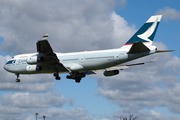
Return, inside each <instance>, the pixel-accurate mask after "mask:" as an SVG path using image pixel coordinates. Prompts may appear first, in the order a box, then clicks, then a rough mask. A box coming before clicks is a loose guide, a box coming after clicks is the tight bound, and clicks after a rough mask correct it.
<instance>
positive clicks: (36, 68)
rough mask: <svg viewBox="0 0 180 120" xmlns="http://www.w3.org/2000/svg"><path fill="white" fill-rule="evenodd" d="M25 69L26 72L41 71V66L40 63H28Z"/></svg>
mask: <svg viewBox="0 0 180 120" xmlns="http://www.w3.org/2000/svg"><path fill="white" fill-rule="evenodd" d="M26 70H27V71H28V72H35V71H41V70H42V67H41V66H40V65H28V66H27V67H26Z"/></svg>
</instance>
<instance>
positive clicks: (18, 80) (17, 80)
mask: <svg viewBox="0 0 180 120" xmlns="http://www.w3.org/2000/svg"><path fill="white" fill-rule="evenodd" d="M16 76H17V79H16V80H15V81H16V82H20V81H21V80H20V79H19V74H16Z"/></svg>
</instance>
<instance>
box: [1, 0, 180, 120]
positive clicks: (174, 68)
mask: <svg viewBox="0 0 180 120" xmlns="http://www.w3.org/2000/svg"><path fill="white" fill-rule="evenodd" d="M179 5H180V1H178V0H171V1H169V0H163V2H162V1H157V0H149V1H147V0H146V1H144V0H137V1H132V0H131V1H128V0H38V1H32V0H0V72H1V76H0V118H1V120H33V119H35V113H39V115H38V119H42V117H43V115H46V116H47V120H59V119H61V120H118V118H117V115H124V116H127V115H128V114H134V115H135V116H138V117H139V120H145V119H146V120H152V119H153V120H162V119H163V120H169V119H176V120H180V92H179V91H180V48H179V45H180V7H179ZM155 14H162V15H163V18H162V21H161V23H160V25H159V28H158V31H157V34H156V36H155V39H154V43H153V44H154V45H155V46H157V48H158V49H159V50H161V49H163V50H166V49H173V50H176V51H175V52H172V53H161V54H155V55H151V56H148V57H145V58H141V59H138V60H136V61H134V62H137V61H138V62H139V61H149V60H152V59H153V58H155V57H157V56H158V57H159V59H158V60H157V61H156V62H154V63H151V64H146V65H143V66H134V67H131V68H130V69H126V70H123V71H120V74H119V75H117V76H113V77H110V78H106V77H104V76H103V75H101V74H100V75H92V76H88V77H86V78H84V79H82V81H81V83H80V84H77V83H75V82H74V81H73V80H66V75H67V74H61V75H60V76H61V77H62V79H61V80H60V81H56V80H54V77H53V76H52V75H51V74H50V75H21V76H20V79H21V82H20V83H16V82H15V79H16V76H15V75H14V74H11V73H8V72H6V71H5V70H4V69H3V65H4V64H5V63H6V62H7V60H9V59H10V58H11V57H12V56H14V55H16V54H21V53H31V52H36V46H35V43H36V42H37V41H38V40H39V39H41V37H42V36H43V35H44V34H45V33H49V34H50V35H49V38H48V40H49V42H50V44H51V46H52V47H53V49H54V51H56V52H63V53H65V52H74V51H88V50H103V49H110V48H120V47H121V46H122V45H123V44H124V43H125V42H126V41H127V40H128V39H129V38H130V37H131V36H132V35H133V34H134V33H135V32H136V31H137V30H138V29H139V28H140V27H141V25H142V24H144V22H145V21H146V20H147V19H148V18H149V17H150V16H152V15H155Z"/></svg>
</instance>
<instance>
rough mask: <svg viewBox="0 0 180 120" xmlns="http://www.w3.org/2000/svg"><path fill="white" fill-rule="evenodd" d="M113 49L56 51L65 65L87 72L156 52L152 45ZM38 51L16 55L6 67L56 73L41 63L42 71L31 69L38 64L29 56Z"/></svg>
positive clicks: (62, 71) (8, 69) (15, 69)
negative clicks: (138, 50)
mask: <svg viewBox="0 0 180 120" xmlns="http://www.w3.org/2000/svg"><path fill="white" fill-rule="evenodd" d="M124 48H125V47H122V48H120V49H111V50H100V51H85V52H74V53H55V54H56V55H57V57H58V59H59V62H60V63H62V64H63V65H64V66H65V67H67V68H69V69H70V70H71V71H78V72H85V71H89V70H99V69H105V68H109V67H112V66H116V65H119V64H122V63H125V62H128V61H131V60H134V59H137V58H140V57H143V56H147V55H150V54H153V53H155V49H156V47H155V46H151V47H150V48H149V49H150V52H143V53H138V54H127V50H129V48H128V49H124ZM35 55H37V53H31V54H21V55H16V56H14V57H13V59H11V60H9V61H8V62H7V63H6V64H5V66H4V69H6V70H7V71H9V72H12V73H15V74H38V73H54V72H55V69H54V66H51V65H49V64H48V65H47V64H46V62H45V63H37V64H41V66H42V70H41V71H34V70H31V69H32V68H33V67H35V66H36V65H37V64H28V63H27V58H28V57H31V56H35ZM65 72H67V71H65V70H59V73H65Z"/></svg>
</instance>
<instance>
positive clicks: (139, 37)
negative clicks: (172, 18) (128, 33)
mask: <svg viewBox="0 0 180 120" xmlns="http://www.w3.org/2000/svg"><path fill="white" fill-rule="evenodd" d="M161 17H162V15H154V16H151V17H150V18H149V19H148V20H147V21H146V23H145V24H144V25H143V26H142V27H141V28H140V29H139V30H138V31H137V32H136V33H135V34H134V35H133V36H132V37H131V38H130V39H129V41H128V42H127V43H126V44H125V45H132V44H133V43H135V42H142V43H144V44H147V45H152V42H153V39H154V36H155V34H156V31H157V28H158V25H159V22H160V20H161Z"/></svg>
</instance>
